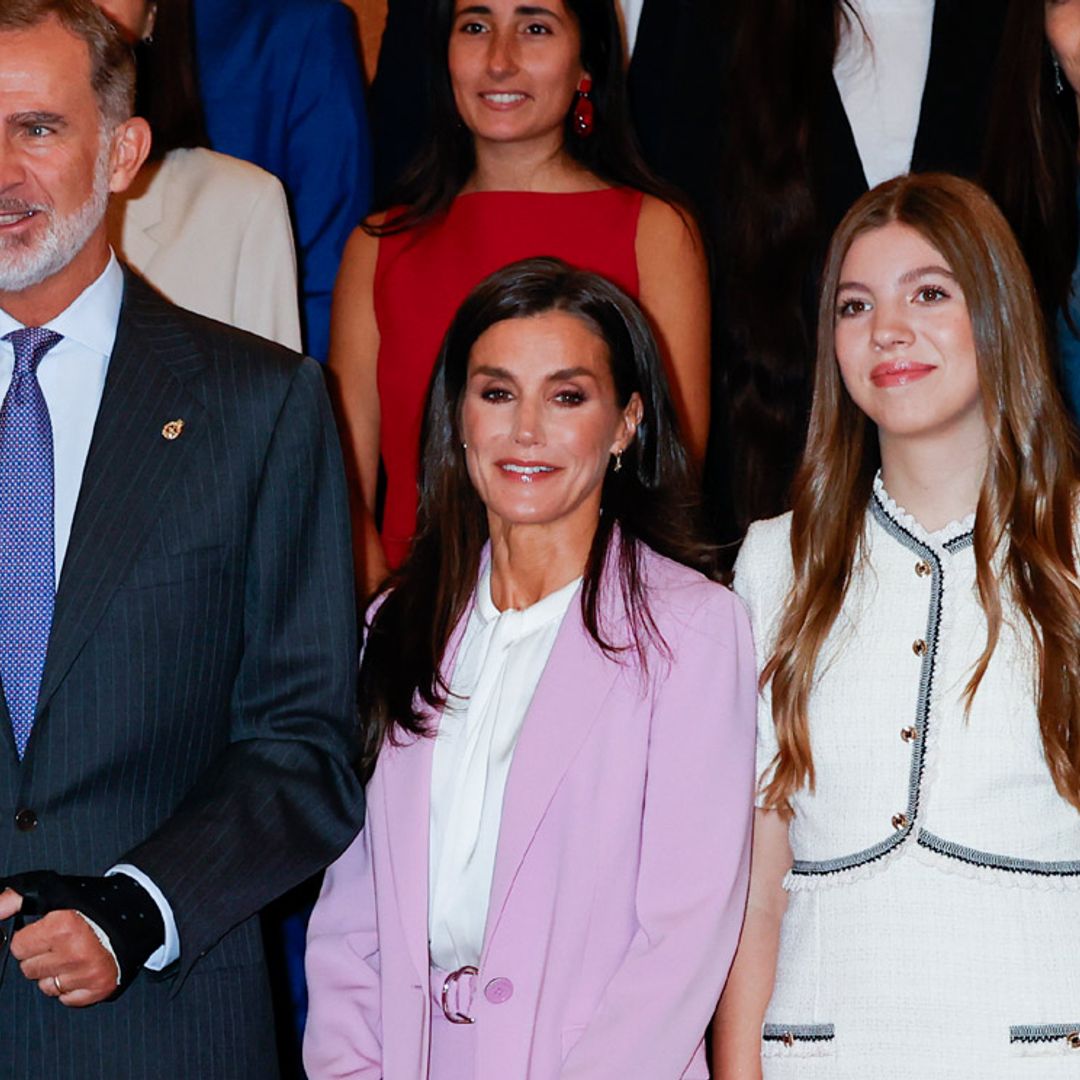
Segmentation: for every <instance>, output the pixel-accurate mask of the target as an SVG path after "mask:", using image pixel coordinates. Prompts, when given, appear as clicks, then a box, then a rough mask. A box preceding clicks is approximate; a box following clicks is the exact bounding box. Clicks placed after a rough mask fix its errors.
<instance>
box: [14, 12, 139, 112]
mask: <svg viewBox="0 0 1080 1080" xmlns="http://www.w3.org/2000/svg"><path fill="white" fill-rule="evenodd" d="M50 16H51V17H55V18H56V19H58V20H59V22H60V24H61V25H62V26H63V27H64V28H65V29H66V30H68V31H69V32H70V33H72V34H74V35H75V36H76V37H77V38H81V39H82V40H83V41H85V42H86V46H87V48H88V49H89V50H90V83H91V85H92V87H93V89H94V94H95V95H96V96H97V101H98V109H99V111H100V112H101V117H102V120H103V121H104V123H105V126H106V128H107V129H109V130H111V129H112V128H114V127H116V125H117V124H120V123H123V121H125V120H128V119H130V118H131V116H132V114H133V112H134V109H135V58H134V56H133V55H132V52H131V48H130V47H129V46H128V44H127V43H126V42H125V41H124V39H123V37H122V36H121V35H120V32H119V30H117V28H116V26H115V25H114V24H113V23H112V22H111V20H110V19H109V18H107V17H106V16H105V15H103V14H102V12H101V11H100V10H99V8H98V6H97V4H95V3H93V0H0V33H3V32H5V31H11V30H29V29H30V28H32V27H34V26H38V25H40V24H41V23H43V22H45V21H46V19H48V18H50Z"/></svg>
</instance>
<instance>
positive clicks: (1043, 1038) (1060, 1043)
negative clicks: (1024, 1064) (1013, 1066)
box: [1009, 1020, 1080, 1065]
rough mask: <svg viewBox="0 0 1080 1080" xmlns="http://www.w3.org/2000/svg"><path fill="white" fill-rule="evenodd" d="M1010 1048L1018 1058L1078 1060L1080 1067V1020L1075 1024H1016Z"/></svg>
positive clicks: (1012, 1030)
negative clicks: (1072, 1058) (1066, 1058)
mask: <svg viewBox="0 0 1080 1080" xmlns="http://www.w3.org/2000/svg"><path fill="white" fill-rule="evenodd" d="M1009 1046H1010V1048H1011V1049H1012V1052H1013V1053H1014V1054H1015V1055H1016V1056H1018V1057H1066V1056H1072V1057H1075V1058H1076V1063H1077V1065H1080V1020H1078V1021H1077V1022H1076V1023H1075V1024H1014V1025H1013V1026H1012V1027H1010V1028H1009Z"/></svg>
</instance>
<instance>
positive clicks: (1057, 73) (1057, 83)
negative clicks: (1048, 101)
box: [1051, 56, 1065, 94]
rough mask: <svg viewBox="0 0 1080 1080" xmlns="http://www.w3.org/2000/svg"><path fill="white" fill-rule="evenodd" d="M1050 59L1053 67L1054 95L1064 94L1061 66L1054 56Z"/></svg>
mask: <svg viewBox="0 0 1080 1080" xmlns="http://www.w3.org/2000/svg"><path fill="white" fill-rule="evenodd" d="M1051 59H1052V62H1053V65H1054V93H1055V94H1064V93H1065V81H1064V80H1063V79H1062V77H1061V64H1060V63H1059V62H1058V58H1057V57H1056V56H1055V57H1052V58H1051Z"/></svg>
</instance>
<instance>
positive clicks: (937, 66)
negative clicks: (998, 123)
mask: <svg viewBox="0 0 1080 1080" xmlns="http://www.w3.org/2000/svg"><path fill="white" fill-rule="evenodd" d="M1004 19H1005V2H1004V0H937V3H936V4H935V7H934V31H933V37H932V39H931V44H930V62H929V65H928V66H927V70H926V86H925V89H924V90H923V97H922V106H921V109H920V113H919V129H918V133H917V134H916V137H915V148H914V151H913V153H912V159H911V171H912V172H933V171H943V172H952V173H958V174H960V175H961V176H974V175H976V174H977V172H978V169H979V165H980V162H981V159H982V153H983V145H984V142H985V134H986V117H987V115H988V114H989V110H990V97H991V93H992V90H993V77H994V72H995V71H996V70H997V59H998V51H999V49H1000V48H1001V33H1002V28H1003V24H1004Z"/></svg>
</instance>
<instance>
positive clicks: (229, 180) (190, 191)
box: [162, 146, 285, 207]
mask: <svg viewBox="0 0 1080 1080" xmlns="http://www.w3.org/2000/svg"><path fill="white" fill-rule="evenodd" d="M162 170H163V173H164V176H163V179H164V178H167V182H168V184H169V187H170V189H172V190H170V192H169V197H170V198H183V199H184V200H185V201H188V202H192V201H195V200H196V199H197V200H200V201H202V202H205V203H208V204H212V205H214V206H221V207H224V206H225V205H226V204H227V205H229V206H237V205H240V204H255V203H258V202H261V201H262V200H264V199H268V198H278V197H280V199H281V202H282V206H283V207H284V205H285V191H284V189H283V188H282V186H281V181H280V180H278V178H277V177H276V176H274V175H272V174H271V173H268V172H267V171H266V170H265V169H262V168H260V167H259V166H258V165H254V164H252V163H251V162H250V161H242V160H241V159H240V158H235V157H231V156H230V155H229V154H220V153H218V152H217V151H216V150H208V149H206V148H205V147H201V146H197V147H190V148H181V149H177V150H170V151H169V153H168V154H167V155H166V157H165V160H164V161H163V162H162Z"/></svg>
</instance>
